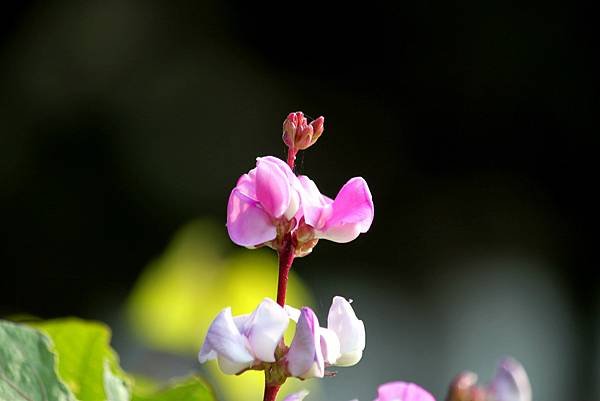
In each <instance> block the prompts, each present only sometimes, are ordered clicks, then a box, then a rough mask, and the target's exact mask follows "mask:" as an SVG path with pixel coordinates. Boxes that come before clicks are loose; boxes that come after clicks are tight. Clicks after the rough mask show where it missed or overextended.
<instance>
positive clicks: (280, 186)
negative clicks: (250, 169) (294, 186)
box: [256, 157, 290, 218]
mask: <svg viewBox="0 0 600 401" xmlns="http://www.w3.org/2000/svg"><path fill="white" fill-rule="evenodd" d="M256 197H257V199H258V201H259V202H260V204H261V205H262V206H263V208H264V209H265V211H266V212H267V213H268V214H269V215H271V216H273V217H275V218H279V217H281V216H282V215H283V214H284V213H285V212H286V211H287V210H288V208H289V206H290V183H289V181H288V177H287V176H286V174H285V172H284V171H282V170H281V169H280V168H279V166H277V165H276V164H275V163H273V162H272V161H271V160H269V159H267V158H264V157H263V158H258V159H257V160H256Z"/></svg>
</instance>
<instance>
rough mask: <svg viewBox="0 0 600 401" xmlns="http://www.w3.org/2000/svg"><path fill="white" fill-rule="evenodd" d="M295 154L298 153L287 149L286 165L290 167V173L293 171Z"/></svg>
mask: <svg viewBox="0 0 600 401" xmlns="http://www.w3.org/2000/svg"><path fill="white" fill-rule="evenodd" d="M297 153H298V151H297V150H295V149H292V148H288V154H287V164H288V166H290V168H291V169H292V171H294V163H295V162H296V154H297Z"/></svg>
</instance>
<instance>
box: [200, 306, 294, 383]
mask: <svg viewBox="0 0 600 401" xmlns="http://www.w3.org/2000/svg"><path fill="white" fill-rule="evenodd" d="M288 324H289V317H288V314H287V313H286V311H285V310H284V309H283V308H282V307H281V306H279V305H278V304H277V303H276V302H275V301H273V300H272V299H269V298H265V299H264V300H263V301H262V302H261V303H260V304H259V305H258V307H257V308H256V309H255V310H254V312H252V314H250V315H242V316H236V317H233V316H232V314H231V308H225V309H223V310H222V311H221V312H220V313H219V314H218V315H217V317H216V318H215V320H214V321H213V322H212V323H211V325H210V327H209V329H208V333H207V335H206V339H205V340H204V344H203V345H202V349H201V350H200V354H199V355H198V359H199V360H200V363H205V362H206V361H209V360H212V359H217V360H218V362H219V367H220V368H221V370H222V371H223V373H225V374H237V373H240V372H241V371H243V370H245V369H248V368H250V367H252V366H253V365H254V364H255V363H260V362H275V349H276V348H277V345H278V344H279V342H280V341H281V338H282V337H283V333H284V332H285V330H286V329H287V326H288Z"/></svg>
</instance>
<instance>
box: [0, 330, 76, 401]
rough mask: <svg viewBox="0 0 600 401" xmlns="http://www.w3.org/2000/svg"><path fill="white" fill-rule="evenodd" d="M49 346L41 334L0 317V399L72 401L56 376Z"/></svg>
mask: <svg viewBox="0 0 600 401" xmlns="http://www.w3.org/2000/svg"><path fill="white" fill-rule="evenodd" d="M51 346H52V344H51V341H50V340H49V339H48V338H47V337H46V336H45V335H43V334H42V333H40V332H38V331H36V330H33V329H31V328H29V327H26V326H23V325H18V324H14V323H10V322H6V321H1V320H0V400H2V401H76V400H75V397H74V396H73V393H71V391H70V390H69V388H68V387H67V386H66V385H65V384H64V383H63V382H62V381H61V380H60V378H59V377H58V375H57V372H56V361H55V358H54V354H53V353H52V352H51V351H50V347H51Z"/></svg>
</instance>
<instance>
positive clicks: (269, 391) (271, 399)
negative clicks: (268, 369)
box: [263, 380, 281, 401]
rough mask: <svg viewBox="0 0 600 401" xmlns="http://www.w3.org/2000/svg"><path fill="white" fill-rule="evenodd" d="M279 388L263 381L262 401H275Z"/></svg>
mask: <svg viewBox="0 0 600 401" xmlns="http://www.w3.org/2000/svg"><path fill="white" fill-rule="evenodd" d="M280 387H281V386H280V385H278V384H269V383H267V382H266V380H265V396H264V397H263V401H275V398H276V397H277V393H278V392H279V388H280Z"/></svg>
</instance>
